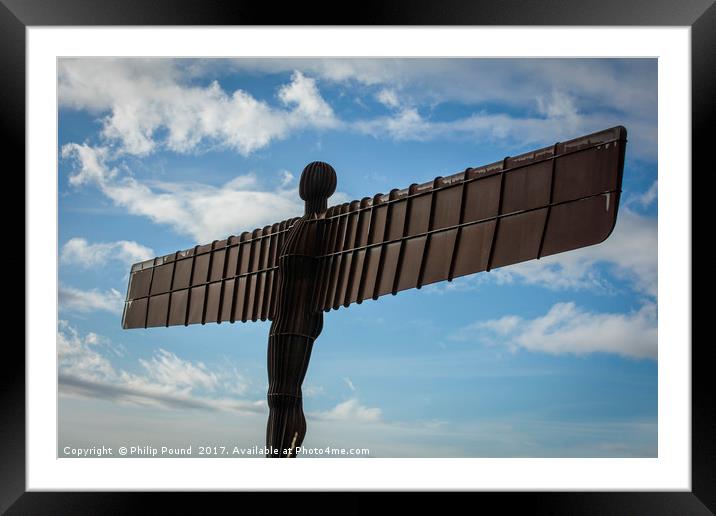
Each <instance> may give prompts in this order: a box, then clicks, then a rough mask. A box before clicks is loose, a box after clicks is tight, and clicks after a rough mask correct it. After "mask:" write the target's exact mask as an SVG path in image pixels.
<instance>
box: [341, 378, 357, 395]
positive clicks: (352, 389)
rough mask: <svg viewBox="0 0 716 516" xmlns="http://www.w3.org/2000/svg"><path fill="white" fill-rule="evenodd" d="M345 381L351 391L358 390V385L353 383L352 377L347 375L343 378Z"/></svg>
mask: <svg viewBox="0 0 716 516" xmlns="http://www.w3.org/2000/svg"><path fill="white" fill-rule="evenodd" d="M343 381H344V382H346V385H347V386H348V388H349V389H350V390H351V391H353V392H355V391H356V386H355V385H353V382H352V381H351V379H350V378H348V377H347V376H346V377H344V378H343Z"/></svg>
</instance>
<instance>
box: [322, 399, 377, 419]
mask: <svg viewBox="0 0 716 516" xmlns="http://www.w3.org/2000/svg"><path fill="white" fill-rule="evenodd" d="M381 413H382V411H381V409H379V408H369V407H366V406H365V405H361V404H360V402H359V401H358V399H357V398H351V399H349V400H346V401H344V402H341V403H339V404H338V405H336V406H335V407H333V408H332V409H331V410H328V411H325V412H312V413H310V414H309V416H310V417H312V418H315V419H318V420H324V421H352V422H356V423H375V422H377V421H380V416H381Z"/></svg>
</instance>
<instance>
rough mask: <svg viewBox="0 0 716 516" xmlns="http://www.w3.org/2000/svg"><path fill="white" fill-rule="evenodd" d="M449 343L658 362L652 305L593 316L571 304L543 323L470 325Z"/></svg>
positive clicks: (516, 320)
mask: <svg viewBox="0 0 716 516" xmlns="http://www.w3.org/2000/svg"><path fill="white" fill-rule="evenodd" d="M452 338H453V339H454V340H461V341H476V342H481V343H483V344H489V345H498V344H499V345H504V346H507V347H509V348H510V349H512V350H517V349H526V350H529V351H535V352H543V353H550V354H554V355H560V354H565V353H568V354H574V355H584V354H588V353H596V352H601V353H614V354H617V355H621V356H625V357H630V358H651V359H656V358H657V316H656V304H654V303H646V304H644V305H643V306H642V307H641V308H640V309H639V310H637V311H635V312H631V313H623V314H622V313H595V312H588V311H585V310H583V309H581V308H578V307H577V306H576V305H575V304H574V303H557V304H555V305H554V306H552V308H550V310H549V311H548V312H547V313H546V314H545V315H543V316H541V317H536V318H534V319H524V318H522V317H519V316H515V315H509V316H505V317H502V318H499V319H492V320H487V321H478V322H476V323H473V324H470V325H468V326H466V327H464V328H462V329H460V330H459V331H458V332H456V333H455V334H454V335H453V336H452Z"/></svg>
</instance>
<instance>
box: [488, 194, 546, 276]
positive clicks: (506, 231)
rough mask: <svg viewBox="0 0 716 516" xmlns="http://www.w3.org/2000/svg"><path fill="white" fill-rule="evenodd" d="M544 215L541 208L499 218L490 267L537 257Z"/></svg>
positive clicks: (544, 209)
mask: <svg viewBox="0 0 716 516" xmlns="http://www.w3.org/2000/svg"><path fill="white" fill-rule="evenodd" d="M546 216H547V208H542V209H540V210H535V211H530V212H527V213H520V214H518V215H510V216H507V217H503V218H501V219H500V227H499V230H498V232H497V238H496V239H495V243H494V246H495V250H494V253H493V256H492V263H491V268H495V267H502V266H504V265H511V264H513V263H518V262H523V261H526V260H533V259H535V258H537V253H538V252H539V244H540V239H541V237H542V228H543V226H544V223H545V219H546Z"/></svg>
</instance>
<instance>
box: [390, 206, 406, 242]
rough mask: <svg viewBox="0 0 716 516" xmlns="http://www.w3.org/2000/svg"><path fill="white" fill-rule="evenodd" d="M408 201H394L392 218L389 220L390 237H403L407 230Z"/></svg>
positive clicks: (392, 238) (391, 209)
mask: <svg viewBox="0 0 716 516" xmlns="http://www.w3.org/2000/svg"><path fill="white" fill-rule="evenodd" d="M407 206H408V202H407V200H406V199H401V200H397V201H393V202H392V203H391V206H390V220H389V221H388V238H387V239H386V240H397V239H399V238H403V236H404V234H403V231H405V212H406V210H407Z"/></svg>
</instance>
